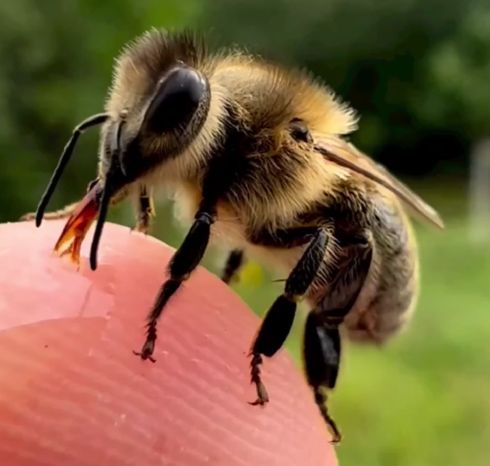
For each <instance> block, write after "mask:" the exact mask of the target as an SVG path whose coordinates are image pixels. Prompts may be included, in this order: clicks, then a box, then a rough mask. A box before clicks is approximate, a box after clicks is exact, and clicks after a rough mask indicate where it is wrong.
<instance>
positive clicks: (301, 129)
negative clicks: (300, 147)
mask: <svg viewBox="0 0 490 466" xmlns="http://www.w3.org/2000/svg"><path fill="white" fill-rule="evenodd" d="M289 130H290V132H291V136H292V137H293V138H294V139H296V141H301V142H308V143H312V142H313V138H312V137H311V134H310V132H309V131H308V127H307V126H306V124H305V122H304V121H303V120H301V119H300V118H293V119H292V120H291V121H290V123H289Z"/></svg>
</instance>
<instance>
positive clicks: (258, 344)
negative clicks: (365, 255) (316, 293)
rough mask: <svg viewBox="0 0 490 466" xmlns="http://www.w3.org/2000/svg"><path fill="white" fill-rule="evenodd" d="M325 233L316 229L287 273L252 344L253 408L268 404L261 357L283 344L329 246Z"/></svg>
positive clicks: (269, 354)
mask: <svg viewBox="0 0 490 466" xmlns="http://www.w3.org/2000/svg"><path fill="white" fill-rule="evenodd" d="M327 240H328V238H327V231H326V230H325V229H323V228H321V229H318V230H317V232H316V233H315V234H314V236H313V239H312V240H311V242H310V244H309V245H308V247H307V248H306V250H305V252H304V253H303V256H302V257H301V259H300V260H299V261H298V263H297V264H296V266H295V267H294V269H293V270H292V271H291V273H290V274H289V277H288V278H287V280H286V285H285V287H284V293H283V294H282V295H281V296H279V297H278V298H277V299H276V301H275V302H274V303H273V304H272V306H271V307H270V309H269V310H268V311H267V314H266V316H265V318H264V320H263V321H262V325H261V326H260V329H259V331H258V334H257V336H256V338H255V341H254V343H253V345H252V351H251V356H252V360H251V363H250V376H251V377H250V378H251V382H252V383H253V384H255V386H256V390H257V400H256V401H254V402H253V403H251V404H252V405H264V404H265V403H267V402H268V401H269V396H268V394H267V390H266V388H265V385H264V384H263V382H262V379H261V377H260V366H261V364H262V362H263V360H262V356H267V357H271V356H273V355H274V354H275V353H276V352H277V351H278V350H279V349H280V348H281V346H282V345H283V344H284V341H285V340H286V338H287V336H288V334H289V332H290V330H291V327H292V325H293V321H294V316H295V314H296V303H297V301H299V299H300V298H301V297H302V296H303V295H304V294H305V293H306V291H307V290H308V288H309V286H310V285H311V283H312V282H313V280H314V279H315V277H316V274H317V272H318V270H319V269H320V266H321V264H322V261H323V257H324V255H325V251H326V248H327V243H328V241H327Z"/></svg>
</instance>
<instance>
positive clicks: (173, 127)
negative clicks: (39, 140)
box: [36, 30, 442, 441]
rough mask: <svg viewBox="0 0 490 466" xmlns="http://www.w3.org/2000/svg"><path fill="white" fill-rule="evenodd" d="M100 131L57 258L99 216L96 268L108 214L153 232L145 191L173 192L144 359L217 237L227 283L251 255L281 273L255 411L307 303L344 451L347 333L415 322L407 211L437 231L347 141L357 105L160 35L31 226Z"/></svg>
mask: <svg viewBox="0 0 490 466" xmlns="http://www.w3.org/2000/svg"><path fill="white" fill-rule="evenodd" d="M95 125H102V130H101V139H100V141H101V142H100V155H99V166H98V175H97V178H96V179H95V180H94V181H93V182H91V184H90V185H89V189H88V192H87V194H86V196H85V197H84V198H83V200H82V201H81V202H79V203H77V204H74V205H71V206H68V207H66V208H65V209H63V210H61V211H58V212H54V213H50V214H46V217H48V218H59V217H64V216H69V219H68V222H67V224H66V226H65V229H64V230H63V232H62V235H61V236H60V239H59V240H58V243H57V244H56V250H57V251H58V252H59V253H60V254H65V253H68V254H70V255H71V257H72V258H73V259H74V260H75V261H78V260H79V254H80V246H81V243H82V241H83V239H84V237H85V235H86V232H87V230H88V228H89V227H90V225H91V224H92V222H93V221H94V220H95V219H96V218H98V220H97V224H96V228H95V233H94V239H93V242H92V248H91V254H90V263H91V267H92V268H93V269H95V268H96V266H97V248H98V243H99V240H100V237H101V234H102V229H103V225H104V221H105V218H106V214H107V211H108V208H109V206H110V205H111V204H114V203H117V202H120V201H122V200H123V199H125V198H127V197H133V198H135V199H137V202H138V206H139V213H138V220H137V228H138V229H139V230H141V231H145V232H146V231H147V230H148V228H149V223H150V217H151V216H152V214H153V209H152V199H151V193H152V188H153V187H165V188H166V189H167V190H169V191H172V193H173V194H172V195H173V197H174V198H175V201H176V210H177V212H178V215H179V217H181V218H183V219H184V220H188V221H190V222H191V227H190V229H189V230H188V233H187V235H186V237H185V239H184V240H183V242H182V244H181V246H180V247H179V248H178V250H177V251H176V253H175V255H174V257H173V259H172V261H171V262H170V265H169V268H168V278H167V280H166V281H165V282H164V283H163V285H162V287H161V289H160V290H159V292H158V294H157V296H156V299H155V302H154V305H153V307H152V309H151V310H150V312H149V314H148V317H147V334H146V340H145V342H144V344H143V346H142V348H141V350H140V352H138V353H136V354H138V355H139V356H140V357H141V358H142V359H151V360H153V359H152V353H153V351H154V347H155V342H156V338H157V321H158V318H159V317H160V315H161V313H162V311H163V310H164V309H165V308H166V306H167V303H168V302H169V300H170V298H171V297H172V295H173V294H174V293H175V292H176V291H177V290H178V289H179V287H180V285H181V284H182V282H183V281H184V280H187V279H188V278H189V277H190V275H191V274H192V271H193V270H194V269H195V267H196V266H197V265H198V264H199V262H200V261H201V259H202V257H203V255H204V253H205V251H206V248H207V246H208V243H209V242H214V243H215V244H217V245H219V246H220V247H225V248H226V249H227V250H229V251H231V253H230V255H229V258H228V261H227V264H226V266H225V269H224V272H223V279H224V280H225V281H227V282H228V281H230V280H231V279H232V277H233V276H234V275H235V274H236V273H237V271H238V269H239V267H240V266H241V264H242V262H243V259H244V257H247V256H252V257H257V258H258V259H259V260H261V261H262V262H264V263H265V264H267V265H273V266H275V267H278V268H279V269H280V270H282V271H285V272H286V273H287V274H288V278H287V280H286V281H285V286H284V291H283V293H282V294H281V295H280V296H279V297H278V298H277V299H276V301H275V302H274V303H273V304H272V306H271V307H270V308H269V311H268V312H267V314H266V316H265V318H264V320H263V322H262V325H261V327H260V329H259V331H258V333H257V336H256V339H255V341H254V342H253V344H252V349H251V355H250V356H251V380H252V382H253V383H254V384H255V385H256V387H257V401H256V402H255V403H254V404H264V403H266V402H267V401H268V400H269V396H268V394H267V391H266V389H265V385H264V384H263V382H262V379H261V373H260V368H261V365H262V363H263V356H267V357H271V356H273V355H274V354H275V353H276V352H277V351H278V350H279V349H280V348H281V346H282V345H283V343H284V341H285V339H286V337H287V336H288V333H289V331H290V329H291V326H292V324H293V320H294V317H295V313H296V308H297V303H298V302H299V301H300V300H303V299H304V300H305V301H306V303H307V305H308V307H309V310H310V311H309V313H308V317H307V319H306V328H305V333H304V360H305V370H306V378H307V381H308V383H309V385H310V386H311V388H312V391H313V393H314V397H315V400H316V403H317V404H318V407H319V409H320V412H321V414H322V416H323V417H324V419H325V421H326V422H327V424H328V426H329V427H330V429H331V430H332V433H333V438H334V441H338V440H339V439H340V433H339V430H338V429H337V427H336V425H335V423H334V421H333V420H332V418H331V417H330V415H329V413H328V409H327V406H326V392H327V391H328V390H331V389H333V388H334V387H335V383H336V380H337V374H338V369H339V362H340V353H341V334H342V337H347V338H352V339H354V340H363V341H367V342H383V341H385V340H386V339H388V338H389V337H390V336H392V335H393V334H395V333H396V332H397V331H398V330H399V329H400V328H401V327H402V326H403V325H404V324H405V323H406V322H407V320H408V319H409V317H410V314H411V312H412V310H413V308H414V304H415V301H416V296H417V290H418V257H417V248H416V243H415V240H414V237H413V235H412V232H411V227H410V224H409V222H408V219H407V215H406V213H405V210H404V208H405V207H408V208H409V209H410V210H412V211H413V212H415V213H418V214H419V215H420V216H421V217H423V218H424V219H425V220H427V221H429V222H431V223H432V224H434V225H436V226H438V227H442V221H441V219H440V218H439V216H438V215H437V213H436V212H435V211H434V210H433V209H432V208H431V207H429V206H428V205H427V204H426V203H425V202H424V201H422V200H421V199H420V198H419V197H418V196H417V195H415V194H414V193H413V192H412V191H410V190H409V189H408V188H407V187H406V186H404V185H403V184H402V183H400V182H399V181H398V180H397V179H395V178H394V177H393V176H391V175H390V174H389V173H388V172H387V171H386V170H385V169H383V168H382V167H380V166H379V165H377V164H375V163H374V162H373V161H372V160H371V159H370V158H369V157H367V156H366V155H365V154H363V153H361V152H359V151H358V150H357V149H356V148H355V147H354V146H353V145H351V144H349V143H348V142H347V141H346V139H345V135H347V134H349V133H351V132H352V131H354V130H355V129H356V125H357V120H356V115H355V113H354V111H353V110H352V109H350V108H349V107H348V106H347V105H345V104H343V103H341V102H340V101H339V100H338V99H337V98H336V97H335V96H334V94H333V93H332V91H330V90H329V89H328V88H327V87H325V86H324V85H322V84H321V83H319V82H317V81H315V80H313V79H312V78H311V77H310V76H309V75H307V74H305V73H303V72H299V71H295V70H289V69H284V68H281V67H279V66H277V65H274V64H270V63H268V62H267V61H264V60H262V59H260V58H257V57H254V56H251V55H249V54H246V53H242V52H240V51H237V50H232V51H227V50H224V51H221V52H218V53H216V54H209V53H208V52H207V51H206V48H205V47H204V45H203V42H202V41H201V40H199V39H197V38H196V37H195V36H194V35H192V34H188V33H183V34H169V33H166V32H163V31H157V30H153V31H151V32H149V33H147V34H145V35H143V36H142V37H140V38H138V39H136V40H135V41H134V42H132V43H131V44H129V45H128V46H127V47H126V48H125V49H124V50H123V52H122V54H121V55H120V57H119V58H118V60H117V63H116V66H115V71H114V79H113V83H112V86H111V89H110V91H109V95H108V98H107V102H106V105H105V111H104V112H103V113H101V114H97V115H94V116H93V117H91V118H89V119H87V120H85V121H84V122H82V123H81V124H80V125H79V126H78V127H77V128H76V129H75V130H74V132H73V135H72V138H71V139H70V140H69V142H68V144H67V145H66V147H65V150H64V152H63V154H62V156H61V158H60V161H59V163H58V166H57V168H56V170H55V172H54V173H53V176H52V179H51V181H50V183H49V186H48V188H47V190H46V192H45V193H44V195H43V198H42V199H41V202H40V204H39V206H38V210H37V213H36V223H37V225H38V226H39V225H40V224H41V221H42V219H43V216H44V215H45V214H44V213H45V209H46V206H47V204H48V202H49V199H50V197H51V195H52V193H53V191H54V189H55V187H56V184H57V183H58V181H59V179H60V177H61V174H62V172H63V169H64V167H65V166H66V164H67V162H68V160H69V158H70V156H71V154H72V152H73V149H74V146H75V144H76V141H77V139H78V137H79V135H80V134H81V133H82V132H83V131H84V130H85V129H87V128H89V127H92V126H95Z"/></svg>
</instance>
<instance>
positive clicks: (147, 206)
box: [134, 185, 155, 235]
mask: <svg viewBox="0 0 490 466" xmlns="http://www.w3.org/2000/svg"><path fill="white" fill-rule="evenodd" d="M154 216H155V206H154V203H153V197H152V195H151V194H150V193H149V191H148V188H147V187H146V186H144V185H143V186H141V187H140V192H139V196H138V207H137V218H136V226H135V227H134V229H135V230H136V231H139V232H140V233H144V234H145V235H146V234H148V232H149V231H150V227H151V219H152V217H154Z"/></svg>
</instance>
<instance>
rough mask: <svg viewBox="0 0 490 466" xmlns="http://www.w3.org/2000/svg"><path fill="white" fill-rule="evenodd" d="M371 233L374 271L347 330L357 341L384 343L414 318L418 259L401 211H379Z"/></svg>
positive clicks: (353, 312)
mask: <svg viewBox="0 0 490 466" xmlns="http://www.w3.org/2000/svg"><path fill="white" fill-rule="evenodd" d="M384 207H386V206H384ZM372 233H373V240H374V254H373V261H372V265H371V270H370V273H369V276H368V279H367V280H366V284H365V286H364V289H363V291H362V293H361V295H360V296H359V299H358V301H357V303H356V304H355V306H354V308H353V309H352V311H351V312H350V313H349V315H348V316H347V318H346V319H345V330H346V332H347V335H348V336H349V337H350V338H352V339H354V340H361V341H371V342H376V343H382V342H384V341H386V340H387V339H389V338H390V337H391V336H393V335H395V334H396V333H397V332H398V331H400V330H401V329H402V328H403V327H404V325H405V324H406V323H407V322H408V320H409V318H410V317H411V314H412V311H413V309H414V306H415V303H416V299H417V295H418V257H417V250H416V244H415V240H414V236H413V234H412V231H411V226H410V224H409V223H408V220H407V219H406V217H405V215H404V213H403V212H402V211H401V209H383V208H382V209H379V210H377V212H376V222H375V225H374V226H373V231H372Z"/></svg>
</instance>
